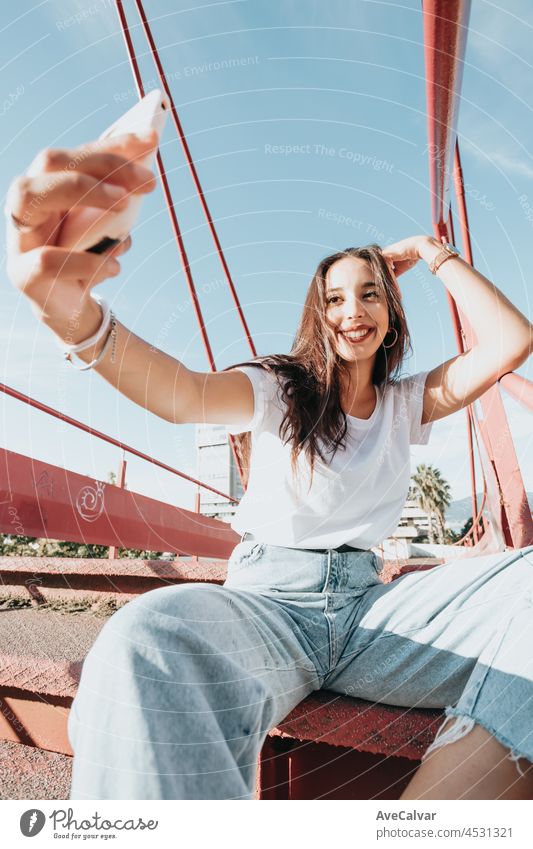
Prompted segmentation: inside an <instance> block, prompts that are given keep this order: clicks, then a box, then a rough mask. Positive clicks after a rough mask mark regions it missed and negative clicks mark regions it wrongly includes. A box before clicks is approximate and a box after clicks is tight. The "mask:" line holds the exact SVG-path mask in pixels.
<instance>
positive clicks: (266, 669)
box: [68, 541, 533, 799]
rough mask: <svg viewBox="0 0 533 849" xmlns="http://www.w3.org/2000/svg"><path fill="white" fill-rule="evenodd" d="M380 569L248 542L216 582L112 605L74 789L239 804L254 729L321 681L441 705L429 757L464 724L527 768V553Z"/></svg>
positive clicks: (88, 697)
mask: <svg viewBox="0 0 533 849" xmlns="http://www.w3.org/2000/svg"><path fill="white" fill-rule="evenodd" d="M381 567H382V563H381V561H380V560H379V558H378V557H377V556H376V555H375V554H374V553H373V552H346V553H340V552H338V551H335V550H331V551H328V552H326V553H324V554H322V553H318V552H316V553H313V552H309V551H306V550H298V549H291V548H284V547H280V546H274V545H268V544H262V543H254V542H251V541H245V542H241V543H239V544H238V545H237V546H236V547H235V549H234V550H233V552H232V555H231V558H230V560H229V564H228V576H227V580H226V582H225V584H224V585H223V586H216V585H213V584H192V583H191V584H182V585H178V586H172V587H164V588H161V589H157V590H153V591H151V592H147V593H145V594H144V595H141V596H139V597H138V598H136V599H135V600H134V601H132V602H130V603H128V604H127V605H125V606H124V607H123V608H121V609H120V610H119V611H118V612H117V613H115V614H114V615H113V616H112V617H111V618H110V620H109V621H108V622H107V623H106V625H105V626H104V627H103V629H102V631H101V632H100V634H99V636H98V638H97V639H96V641H95V643H94V645H93V647H92V649H91V651H90V652H89V654H88V656H87V658H86V660H85V663H84V666H83V670H82V676H81V682H80V686H79V690H78V693H77V695H76V698H75V699H74V702H73V706H72V710H71V713H70V717H69V725H68V730H69V737H70V741H71V744H72V747H73V750H74V755H75V757H74V766H73V780H72V788H71V798H72V799H251V798H253V794H254V789H255V774H256V765H257V758H258V754H259V751H260V749H261V746H262V743H263V741H264V739H265V737H266V734H267V732H268V731H269V729H270V728H271V727H273V726H274V725H276V724H277V723H278V722H280V721H281V720H282V719H283V718H284V717H285V716H286V715H287V714H288V713H289V712H290V711H291V710H292V709H293V707H295V705H297V704H298V702H300V701H301V700H302V699H303V698H305V696H307V695H308V694H309V693H311V692H312V691H313V690H317V689H320V688H325V689H328V690H333V691H335V692H338V693H343V694H346V695H352V696H357V697H360V698H363V699H368V700H369V701H372V702H382V703H386V704H391V705H401V706H419V707H432V708H434V707H443V708H446V714H447V718H446V720H445V723H444V725H445V724H446V723H448V724H449V719H450V718H451V717H457V719H456V720H455V724H454V725H453V726H452V727H451V728H448V729H447V730H446V731H445V733H443V732H444V725H443V726H442V728H441V729H440V733H439V735H438V736H437V739H436V741H435V743H434V744H433V746H432V747H430V750H431V749H432V748H434V747H438V746H439V745H444V744H446V743H448V742H451V741H452V740H454V739H457V738H458V737H459V736H461V735H463V734H465V733H467V732H468V731H469V730H470V729H471V728H472V727H473V725H474V724H475V723H479V724H480V725H482V726H483V727H484V728H486V729H487V730H488V731H490V732H491V733H492V734H493V735H494V736H495V737H496V738H497V739H498V740H499V741H500V742H501V743H502V744H503V745H504V746H506V747H507V748H508V749H509V757H511V758H512V759H513V760H515V761H516V763H517V768H518V769H520V759H521V758H526V759H527V760H529V761H533V653H532V646H533V609H532V608H533V605H532V601H533V546H532V547H529V548H524V549H520V550H514V551H507V552H504V553H499V554H491V555H486V556H481V557H475V558H466V559H460V560H455V561H451V562H449V563H446V564H443V565H441V566H437V567H436V568H433V569H431V570H428V571H421V572H414V573H409V574H406V575H404V576H403V577H401V578H398V579H396V580H394V581H392V582H391V583H388V584H384V583H383V582H382V581H381V580H380V570H381ZM430 750H428V751H430ZM426 754H427V753H426Z"/></svg>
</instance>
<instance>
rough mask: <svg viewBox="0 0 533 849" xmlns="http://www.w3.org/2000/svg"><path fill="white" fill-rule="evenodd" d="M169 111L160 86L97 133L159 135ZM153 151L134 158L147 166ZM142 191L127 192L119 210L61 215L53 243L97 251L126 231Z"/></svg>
mask: <svg viewBox="0 0 533 849" xmlns="http://www.w3.org/2000/svg"><path fill="white" fill-rule="evenodd" d="M168 112H169V103H168V101H167V98H166V96H165V95H164V94H163V92H162V91H161V90H160V89H155V90H154V91H151V92H150V93H149V94H147V95H146V97H143V98H142V100H139V102H138V103H136V104H135V106H133V107H132V108H131V109H129V110H128V112H126V113H125V114H124V115H122V117H121V118H119V119H118V120H117V121H115V122H114V123H113V124H111V126H110V127H108V128H107V130H105V131H104V132H103V133H102V135H101V136H100V138H101V139H106V138H109V137H110V136H119V135H123V134H124V133H139V134H143V133H147V132H149V131H150V130H152V129H154V130H156V132H157V135H158V139H161V135H162V133H163V128H164V126H165V122H166V119H167V116H168ZM156 154H157V147H154V149H153V150H152V151H151V152H150V153H149V154H148V156H145V157H143V159H139V160H136V161H138V162H139V164H140V165H144V166H145V167H146V168H150V167H151V166H152V165H153V163H154V160H155V158H156ZM142 199H143V195H131V199H130V202H129V203H128V206H127V207H126V208H125V209H123V210H120V212H111V211H108V210H102V209H96V208H94V207H83V208H82V207H80V208H78V209H75V210H72V211H71V212H69V213H68V215H67V216H66V217H65V219H64V221H63V224H62V226H61V231H60V233H59V238H58V241H57V244H58V246H59V247H61V248H70V249H71V250H76V251H90V252H91V253H96V254H100V253H103V252H104V251H106V250H107V249H108V248H110V247H113V245H116V244H118V242H120V241H121V240H122V239H125V238H126V236H127V235H128V234H129V233H130V231H131V229H132V227H133V225H134V224H135V222H136V220H137V218H138V216H139V211H140V207H141V202H142Z"/></svg>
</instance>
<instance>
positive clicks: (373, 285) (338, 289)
mask: <svg viewBox="0 0 533 849" xmlns="http://www.w3.org/2000/svg"><path fill="white" fill-rule="evenodd" d="M377 285H378V284H377V283H363V285H362V286H361V289H369V288H372V289H376V288H377ZM326 292H328V293H330V292H344V289H343V288H342V287H341V286H335V288H334V289H326Z"/></svg>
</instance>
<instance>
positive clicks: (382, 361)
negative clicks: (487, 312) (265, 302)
mask: <svg viewBox="0 0 533 849" xmlns="http://www.w3.org/2000/svg"><path fill="white" fill-rule="evenodd" d="M347 256H353V257H356V258H357V259H362V260H365V261H366V262H367V263H368V265H369V266H370V268H371V271H372V274H373V279H374V280H375V282H376V284H377V286H376V288H377V289H378V292H379V293H380V294H381V295H383V296H384V297H385V299H386V302H387V306H388V311H389V329H390V331H392V330H393V329H394V330H396V332H397V334H398V336H397V339H396V342H395V343H394V345H392V347H387V348H385V347H384V346H383V345H380V347H379V348H378V351H377V354H376V359H375V363H374V370H373V372H372V383H374V384H375V385H377V386H379V385H381V384H387V383H393V382H394V380H395V378H396V376H397V373H398V372H399V369H400V366H401V364H402V361H403V359H404V357H405V355H406V353H407V352H408V351H409V350H410V348H411V340H410V337H409V331H408V329H407V321H406V318H405V313H404V310H403V307H402V303H401V294H400V291H399V288H398V285H397V283H396V281H395V279H394V277H393V276H392V274H391V272H390V270H389V267H388V265H387V263H386V261H385V259H384V258H383V255H382V252H381V247H380V246H379V245H376V244H372V245H367V246H366V247H361V248H346V249H345V250H344V251H339V252H338V253H335V254H330V255H329V256H326V257H325V258H324V259H322V260H321V261H320V263H319V264H318V267H317V269H316V271H315V273H314V275H313V279H312V280H311V283H310V286H309V289H308V290H307V295H306V298H305V303H304V308H303V312H302V316H301V319H300V323H299V325H298V329H297V330H296V335H295V337H294V341H293V344H292V348H291V350H290V353H288V354H270V355H267V356H263V357H255V358H254V359H253V360H247V361H246V362H243V363H236V364H234V365H232V366H228V367H227V368H226V369H224V371H227V370H228V369H232V368H236V367H237V366H244V365H247V366H255V367H257V368H265V369H267V370H268V371H271V372H273V373H274V374H275V376H276V378H277V381H278V384H279V386H280V389H281V393H282V400H283V403H284V409H285V410H286V412H285V415H284V417H283V420H282V423H281V426H280V433H279V435H280V438H281V439H282V440H283V442H284V444H287V442H291V443H292V450H291V467H292V473H293V478H294V480H295V481H296V478H297V463H298V457H299V455H300V453H301V452H302V451H303V452H304V455H305V456H306V457H307V460H308V462H309V465H310V468H311V480H312V475H313V470H314V467H315V462H316V458H317V456H318V457H320V459H321V460H322V461H324V462H327V461H326V460H325V457H324V451H323V448H322V447H321V443H322V446H323V447H324V449H325V452H326V453H329V454H331V453H332V455H334V454H335V452H336V451H337V449H338V448H339V446H342V447H345V444H346V443H345V439H346V434H347V430H348V427H347V419H346V415H345V413H344V411H343V409H342V406H341V375H342V373H343V372H344V374H345V375H346V377H347V378H348V380H349V378H350V372H349V369H348V367H347V365H346V363H345V361H344V360H343V359H342V358H341V357H340V356H339V354H338V353H337V350H336V347H335V336H334V333H333V331H332V329H331V328H330V326H329V325H328V324H327V321H326V306H327V304H326V274H327V272H328V270H329V269H330V268H331V266H332V265H333V264H334V263H335V262H337V261H338V260H340V259H343V258H344V257H347ZM386 339H387V337H386ZM391 342H392V339H390V340H387V342H386V344H387V343H388V344H390V343H391ZM235 440H236V442H235V444H236V448H237V451H238V454H239V457H240V460H241V463H242V466H243V470H244V474H245V480H247V479H248V472H249V462H250V452H251V434H250V433H249V432H247V433H244V434H239V435H238V436H236V437H235ZM330 459H331V458H330Z"/></svg>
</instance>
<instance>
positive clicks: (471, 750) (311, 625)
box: [6, 136, 533, 799]
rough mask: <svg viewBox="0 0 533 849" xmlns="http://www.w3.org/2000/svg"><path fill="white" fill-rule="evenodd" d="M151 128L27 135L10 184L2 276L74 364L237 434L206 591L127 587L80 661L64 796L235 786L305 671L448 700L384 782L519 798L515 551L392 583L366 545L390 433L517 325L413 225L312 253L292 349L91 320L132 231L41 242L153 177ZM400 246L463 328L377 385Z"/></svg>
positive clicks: (527, 755)
mask: <svg viewBox="0 0 533 849" xmlns="http://www.w3.org/2000/svg"><path fill="white" fill-rule="evenodd" d="M153 144H154V138H153V137H148V138H145V139H140V138H138V137H136V136H126V137H123V138H122V139H111V140H108V141H107V142H106V143H105V144H104V145H102V144H101V143H98V144H89V145H85V146H83V147H82V148H78V149H76V150H73V151H68V150H45V151H43V152H42V153H41V154H40V155H39V156H38V157H37V159H36V160H35V161H34V162H33V163H32V165H31V166H30V168H29V169H28V171H27V172H26V174H24V175H23V176H21V177H19V178H17V179H16V180H15V181H14V182H13V184H12V185H11V187H10V191H9V193H8V198H7V207H6V212H7V218H8V245H9V262H8V272H9V276H10V279H11V281H12V283H13V284H14V285H15V286H16V287H18V288H19V289H20V291H21V292H23V293H24V294H25V295H26V297H27V298H28V299H29V301H30V303H31V305H32V308H33V310H34V312H35V313H36V315H37V317H38V318H39V319H40V320H41V321H42V322H44V323H45V324H46V325H47V326H48V327H50V329H51V330H52V331H53V332H54V333H55V334H56V335H57V336H58V337H59V339H60V340H62V341H63V342H65V343H66V344H68V345H71V346H72V345H81V347H82V348H83V342H84V341H86V340H91V339H92V337H93V336H95V337H96V341H94V340H93V341H92V342H90V344H89V345H88V347H87V346H85V348H84V349H83V350H80V351H79V357H80V359H81V360H83V361H84V362H85V363H86V364H90V363H94V361H95V360H96V363H94V365H93V366H92V367H94V368H95V369H96V370H97V371H98V373H99V374H101V375H102V377H104V378H105V379H106V380H107V381H108V382H109V383H111V384H112V385H113V386H115V387H116V388H117V389H119V391H120V392H122V393H123V394H124V395H126V396H127V397H128V398H130V399H132V400H133V401H135V402H136V403H138V404H140V405H141V406H143V407H145V408H146V409H148V410H150V411H151V412H153V413H155V414H156V415H158V416H161V417H162V418H164V419H166V420H168V421H170V422H174V423H180V424H181V423H185V422H212V423H224V424H226V425H227V427H228V430H229V431H230V432H231V433H235V434H237V433H239V434H243V433H244V434H246V436H245V437H242V436H241V437H240V439H241V441H242V443H243V444H242V448H243V456H244V457H245V459H246V456H247V454H249V461H250V471H249V484H248V488H247V492H246V494H245V496H244V498H243V499H242V502H241V504H240V507H239V510H238V512H237V515H236V517H235V520H234V523H233V526H234V527H235V528H236V529H237V530H238V531H239V532H240V533H242V539H241V542H240V543H239V544H238V545H237V546H236V548H235V549H234V551H233V553H232V555H231V558H230V561H229V564H228V577H227V580H226V582H225V584H224V586H223V587H220V586H214V585H209V584H207V585H206V584H204V585H199V584H185V585H181V586H175V587H166V588H163V589H158V590H155V591H152V592H148V593H145V594H144V595H142V596H141V597H139V598H137V599H136V600H135V601H133V602H130V603H129V604H128V605H126V606H125V607H124V608H122V609H121V610H120V611H119V612H118V613H116V614H115V615H114V616H113V617H111V619H110V620H109V622H108V623H107V624H106V625H105V626H104V628H103V629H102V631H101V632H100V634H99V636H98V638H97V640H96V642H95V644H94V646H93V648H92V650H91V651H90V653H89V655H88V656H87V659H86V661H85V664H84V667H83V673H82V678H81V683H80V687H79V691H78V694H77V696H76V699H75V700H74V704H73V707H72V710H71V713H70V719H69V734H70V739H71V742H72V746H73V749H74V752H75V758H74V770H73V783H72V791H71V792H72V798H93V799H94V798H95V799H106V798H109V799H118V798H125V799H129V798H134V799H135V798H151V799H185V798H193V799H215V798H228V799H229V798H231V799H249V798H251V797H252V796H253V793H254V780H255V770H256V762H257V756H258V753H259V751H260V748H261V745H262V742H263V740H264V738H265V736H266V734H267V732H268V730H269V728H271V727H272V726H274V725H275V724H276V723H277V722H279V721H280V720H281V719H282V718H283V717H284V716H286V714H288V713H289V711H290V710H291V709H292V708H293V707H294V706H295V705H296V704H297V703H298V702H299V701H301V700H302V699H303V698H304V697H305V696H306V695H308V694H309V693H310V692H312V691H313V690H316V689H319V688H322V687H324V688H327V689H329V690H333V691H335V692H339V693H345V694H349V695H353V696H357V697H361V698H364V699H368V700H370V701H376V702H384V703H388V704H393V705H403V706H425V707H444V708H446V721H445V723H444V724H443V726H442V728H441V729H440V732H439V735H438V736H437V739H436V741H435V743H434V744H433V745H432V746H431V747H430V749H429V750H428V753H427V754H426V756H425V757H424V760H423V763H422V765H421V766H420V768H419V770H418V771H417V773H416V775H415V776H414V778H413V779H412V781H411V783H410V784H409V786H408V788H407V789H406V791H405V792H404V794H403V797H402V798H405V799H414V798H425V799H429V798H438V799H443V798H451V799H459V798H462V799H464V798H482V799H487V798H491V799H492V798H494V799H496V798H532V797H533V769H532V764H531V762H532V761H533V730H532V724H531V704H532V697H533V670H532V667H531V658H530V646H531V645H532V644H533V618H532V616H531V599H532V588H533V569H532V566H533V547H531V548H528V549H522V550H513V551H507V552H505V553H499V554H493V555H489V556H483V557H475V558H471V559H466V560H459V561H452V562H450V563H448V564H444V565H442V566H439V567H437V568H435V569H432V570H430V571H427V572H422V573H420V572H418V573H411V574H408V575H405V576H403V577H402V578H400V579H397V580H395V581H393V582H392V583H390V584H384V583H382V582H381V580H380V576H379V573H380V569H381V567H382V562H381V560H380V558H379V557H378V556H377V555H376V553H375V551H374V550H373V549H375V548H376V546H378V545H379V543H380V542H381V541H382V540H383V539H384V538H385V537H386V536H387V535H388V534H389V533H390V532H391V531H392V530H393V529H394V528H395V526H396V524H397V522H398V520H399V517H400V513H401V510H402V506H403V503H404V501H405V497H406V494H407V489H408V485H409V477H410V474H409V445H410V444H411V443H416V442H418V443H423V442H427V440H428V438H429V432H430V430H431V423H432V422H433V421H435V420H437V419H440V418H443V417H444V416H447V415H450V414H451V413H454V412H456V411H457V410H459V409H461V408H462V407H464V406H466V405H467V404H471V403H472V402H473V401H475V399H476V398H478V397H479V396H480V395H481V394H482V393H483V392H485V391H486V390H487V389H488V388H489V387H490V386H492V385H493V384H494V383H495V382H496V381H497V380H498V378H499V377H500V376H501V375H502V374H504V373H505V372H508V371H511V370H513V369H516V368H518V367H519V366H520V365H521V364H522V363H523V362H525V360H526V358H527V357H528V356H529V354H530V353H531V350H532V326H531V324H530V323H529V321H528V320H527V319H526V318H525V317H524V316H523V315H522V314H521V313H520V312H519V311H518V310H517V309H516V308H515V307H514V306H513V305H512V304H511V303H510V302H509V301H508V300H507V298H506V297H505V296H504V295H503V294H502V293H501V292H500V291H499V290H498V289H497V288H496V287H495V286H494V285H493V284H492V283H491V282H490V281H489V280H487V279H486V278H485V277H483V276H482V275H481V274H479V273H478V272H477V271H475V270H474V269H472V268H471V267H470V266H469V265H468V264H467V263H465V262H463V260H462V259H460V258H459V257H458V256H455V255H453V253H452V252H450V251H448V252H447V251H444V252H443V247H442V245H441V244H440V243H439V242H438V241H437V240H435V239H433V238H431V237H429V236H416V237H412V238H409V239H404V240H403V241H401V242H398V243H397V244H395V245H392V246H390V247H388V248H387V249H386V250H385V251H381V250H380V248H379V247H378V246H376V245H374V246H369V247H366V248H357V249H356V248H351V249H349V250H346V251H343V252H342V253H337V254H334V255H333V256H330V257H327V258H326V259H325V260H323V261H322V262H321V263H320V265H319V267H318V269H317V272H316V274H315V276H314V277H313V280H312V282H311V285H310V287H309V291H308V293H307V297H306V301H305V305H304V310H303V314H302V319H301V322H300V325H299V328H298V330H297V333H296V338H295V341H294V344H293V347H292V350H291V352H290V354H287V355H283V356H282V355H278V356H270V357H264V358H257V360H256V361H255V362H253V363H248V364H247V365H240V366H238V367H237V366H236V367H232V368H230V369H229V370H225V371H222V372H218V373H216V374H210V373H207V374H204V373H199V372H193V371H191V370H189V369H188V368H187V367H186V366H185V365H183V363H180V362H178V361H176V360H174V359H173V358H171V357H169V356H167V355H166V354H164V353H162V352H161V351H159V350H157V349H154V348H153V347H152V346H150V345H149V344H147V343H146V342H144V341H143V340H142V339H139V338H138V337H137V336H135V335H134V334H132V333H131V332H129V331H128V330H127V329H126V328H125V327H124V326H123V325H122V324H121V323H120V322H119V321H118V320H117V321H115V322H114V323H112V324H111V325H110V324H109V321H108V319H107V318H106V317H105V315H104V318H103V317H102V308H101V306H100V305H99V303H98V302H97V301H96V300H95V299H93V298H92V297H91V291H92V289H93V288H94V286H95V285H96V284H98V283H100V282H102V281H103V280H104V279H105V278H107V277H109V276H112V275H114V274H117V273H118V271H119V263H118V261H117V259H116V257H117V256H118V255H120V254H121V253H122V252H123V251H124V250H127V248H128V247H129V243H130V241H129V240H127V242H125V243H123V244H122V245H120V246H118V247H116V248H115V249H114V250H112V251H110V252H109V253H108V254H107V255H106V256H104V257H99V256H96V255H94V254H91V253H75V252H73V253H69V252H67V251H65V250H63V249H60V248H57V247H55V239H56V235H57V232H58V227H59V225H60V221H61V216H62V215H63V214H64V212H65V211H66V210H68V209H70V208H71V207H72V206H73V205H74V204H82V205H89V206H96V207H101V208H103V209H107V208H114V209H117V207H118V206H120V204H121V203H124V200H121V198H124V197H126V196H127V194H128V193H129V192H143V191H149V190H150V189H151V188H153V186H154V178H153V175H152V174H151V173H150V172H147V171H145V170H143V169H139V168H138V167H136V166H135V164H134V161H135V159H137V158H139V157H142V155H144V154H145V153H146V152H147V150H148V148H149V147H150V146H151V145H153ZM419 260H423V261H425V262H427V263H428V264H430V265H431V264H433V267H432V270H434V271H436V274H437V275H438V276H439V278H440V280H441V281H442V282H443V283H444V285H445V286H446V288H447V289H448V291H449V292H450V294H451V295H452V296H453V298H454V299H455V301H456V303H457V304H458V306H459V307H460V309H461V310H462V311H463V312H464V313H465V314H466V315H467V316H468V319H469V321H470V323H471V325H472V327H473V329H474V332H475V337H476V344H475V345H474V346H473V347H472V348H471V349H470V350H468V351H467V352H465V353H464V354H461V355H459V356H456V357H453V358H452V359H450V360H448V361H447V362H444V363H442V364H438V365H437V366H436V367H435V368H433V369H432V370H431V371H429V372H422V373H417V374H415V375H413V376H411V377H407V378H403V379H397V373H398V370H399V368H400V366H401V364H402V359H403V357H404V354H405V352H406V350H407V348H408V346H409V337H408V331H407V324H406V319H405V315H404V312H403V308H402V302H401V295H400V291H399V288H398V285H397V282H396V277H395V275H394V273H393V266H394V269H395V271H396V276H399V275H400V274H402V273H403V272H404V271H406V270H408V269H409V268H411V267H413V266H414V265H415V264H416V263H417V262H418V261H419ZM105 313H106V310H104V314H105ZM103 323H104V324H105V328H104V329H105V333H103V334H102V333H100V330H101V328H102V324H103ZM111 332H112V336H113V346H112V349H111V348H110V347H109V340H110V338H111V335H110V334H111ZM111 350H112V353H110V351H111ZM250 434H251V442H250ZM250 449H251V454H250Z"/></svg>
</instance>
